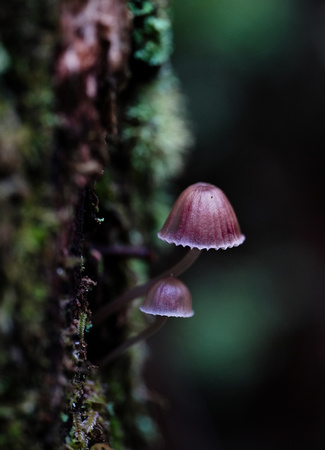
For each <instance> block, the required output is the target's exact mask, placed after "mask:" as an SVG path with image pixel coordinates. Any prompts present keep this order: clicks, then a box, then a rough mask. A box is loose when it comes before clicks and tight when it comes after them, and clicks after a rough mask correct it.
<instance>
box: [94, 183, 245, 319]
mask: <svg viewBox="0 0 325 450" xmlns="http://www.w3.org/2000/svg"><path fill="white" fill-rule="evenodd" d="M158 237H159V238H160V239H162V240H164V241H166V242H168V243H172V244H175V245H182V246H184V247H186V246H188V247H190V250H189V251H188V252H187V254H186V255H185V256H184V258H183V259H182V260H181V261H180V262H178V263H177V264H175V265H174V266H173V267H171V268H170V269H168V270H166V271H165V272H163V273H162V274H160V275H158V276H156V277H154V278H153V279H151V280H148V281H147V282H146V283H144V284H142V285H139V286H135V287H134V288H133V289H130V290H129V291H128V292H125V293H124V294H122V295H121V296H120V297H118V298H117V299H115V300H114V301H113V302H111V303H109V304H108V305H105V306H104V307H103V308H101V309H100V310H99V311H97V312H96V313H95V314H94V316H93V324H94V325H99V324H101V323H103V322H104V321H105V319H106V318H107V317H108V316H109V315H111V314H112V313H113V312H115V311H117V310H118V309H120V308H122V307H123V306H125V305H126V304H127V303H128V302H130V301H132V300H134V299H135V298H138V297H141V296H143V295H145V294H146V293H147V292H148V290H149V289H150V288H151V286H153V285H154V284H155V283H156V281H158V280H160V279H162V278H164V277H168V276H169V275H171V274H172V275H174V276H175V277H177V276H178V275H180V274H181V273H183V272H184V271H185V270H187V269H188V268H189V267H190V266H191V265H192V264H193V263H194V261H195V260H196V259H197V258H198V257H199V256H200V254H201V250H203V249H206V250H209V249H215V250H218V249H224V250H225V249H227V248H231V247H236V246H238V245H240V244H242V243H243V242H244V240H245V236H244V235H243V234H242V233H241V231H240V227H239V224H238V220H237V217H236V214H235V212H234V210H233V208H232V206H231V204H230V202H229V200H228V199H227V197H226V195H225V194H224V193H223V192H222V190H221V189H219V188H217V187H216V186H214V185H213V184H210V183H196V184H193V185H191V186H189V187H188V188H186V189H185V190H184V191H183V192H182V193H181V194H180V196H179V197H178V199H177V200H176V202H175V205H174V206H173V208H172V210H171V212H170V214H169V216H168V217H167V219H166V222H165V224H164V225H163V227H162V229H161V230H160V232H159V233H158Z"/></svg>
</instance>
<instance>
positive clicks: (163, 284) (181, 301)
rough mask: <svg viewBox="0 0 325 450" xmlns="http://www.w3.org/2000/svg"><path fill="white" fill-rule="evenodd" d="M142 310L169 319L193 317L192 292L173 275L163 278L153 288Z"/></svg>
mask: <svg viewBox="0 0 325 450" xmlns="http://www.w3.org/2000/svg"><path fill="white" fill-rule="evenodd" d="M140 310H141V311H142V312H144V313H147V314H153V315H155V316H168V317H191V316H193V314H194V312H193V310H192V298H191V294H190V291H189V290H188V289H187V287H186V286H185V284H184V283H182V282H181V281H180V280H178V279H177V278H175V277H174V276H173V275H170V276H169V277H166V278H161V279H160V280H158V281H157V282H156V283H155V284H154V285H153V286H151V288H150V289H149V291H148V294H147V296H146V299H145V301H144V303H143V305H142V306H141V307H140Z"/></svg>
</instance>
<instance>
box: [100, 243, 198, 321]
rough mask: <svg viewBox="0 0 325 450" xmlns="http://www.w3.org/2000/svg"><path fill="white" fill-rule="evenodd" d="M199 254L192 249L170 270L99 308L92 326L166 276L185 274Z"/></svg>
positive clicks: (140, 295) (143, 293)
mask: <svg viewBox="0 0 325 450" xmlns="http://www.w3.org/2000/svg"><path fill="white" fill-rule="evenodd" d="M200 254H201V250H199V249H198V248H192V249H191V250H189V251H188V252H187V253H186V255H185V256H184V258H183V259H181V260H180V261H179V262H178V263H177V264H175V265H174V266H173V267H171V268H170V269H168V270H165V271H164V272H163V273H161V274H160V275H157V276H156V277H154V278H151V279H150V280H148V281H146V282H145V283H143V284H140V285H139V286H135V287H134V288H132V289H130V290H129V291H127V292H125V293H124V294H122V295H120V296H119V297H117V298H116V299H115V300H113V301H112V302H110V303H108V304H107V305H105V306H103V307H102V308H100V309H99V310H98V311H97V312H96V313H95V314H94V315H93V318H92V323H93V326H98V325H101V324H102V323H103V322H104V321H105V320H106V319H107V317H109V316H110V315H111V314H113V313H114V312H115V311H118V310H119V309H121V308H123V306H125V305H126V304H127V303H129V302H131V301H132V300H135V299H136V298H139V297H142V296H144V295H145V294H146V293H147V292H148V290H149V289H150V288H151V286H152V285H153V284H154V283H155V282H156V281H158V280H160V279H161V278H164V277H166V276H168V275H174V276H175V277H177V276H178V275H180V274H181V273H183V272H185V270H187V269H188V268H189V267H190V266H191V265H192V264H193V263H194V262H195V261H196V260H197V258H198V257H199V256H200Z"/></svg>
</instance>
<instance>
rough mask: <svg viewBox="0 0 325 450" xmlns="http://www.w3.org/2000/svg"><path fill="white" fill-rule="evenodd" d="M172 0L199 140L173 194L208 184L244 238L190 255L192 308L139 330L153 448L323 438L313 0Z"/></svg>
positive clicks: (321, 92) (257, 445)
mask: <svg viewBox="0 0 325 450" xmlns="http://www.w3.org/2000/svg"><path fill="white" fill-rule="evenodd" d="M172 6H173V16H174V32H175V36H174V39H175V51H174V57H173V64H174V68H175V70H176V72H177V74H178V76H179V78H180V80H181V83H182V86H183V91H184V93H185V94H186V96H187V99H188V110H189V114H190V119H191V124H192V129H193V133H194V135H195V139H196V144H195V146H194V148H193V150H192V152H191V153H190V154H189V157H188V160H187V162H186V168H185V170H184V173H183V175H182V177H181V178H179V179H178V180H176V181H175V184H174V186H173V188H174V190H173V191H172V192H171V194H173V195H174V196H175V197H176V196H177V195H178V194H179V193H180V192H181V190H182V189H183V188H185V187H186V186H187V185H189V184H192V183H195V182H197V181H206V182H210V183H213V184H215V185H217V186H218V187H220V188H221V189H222V190H224V192H225V193H226V194H227V196H228V198H229V199H230V201H231V203H232V204H233V207H234V209H235V211H236V213H237V216H238V219H239V222H240V225H241V228H242V231H243V233H244V234H245V235H246V241H245V243H244V244H243V245H242V246H240V247H238V248H235V249H229V250H227V251H223V250H219V251H218V252H215V251H212V250H211V251H210V252H204V253H203V255H202V256H201V257H200V259H199V260H198V261H197V262H196V264H195V265H194V266H193V267H191V268H190V269H189V270H188V272H187V273H186V274H184V275H183V276H182V277H181V278H182V280H183V281H185V282H186V283H187V285H188V287H189V288H190V290H191V292H192V297H193V309H194V310H195V315H194V317H193V318H191V319H181V320H180V319H171V320H169V321H168V323H167V325H166V326H165V328H164V329H163V330H162V331H161V332H160V333H158V334H157V335H156V336H155V337H153V338H152V339H151V340H150V341H149V344H150V349H151V353H152V357H151V358H150V361H149V362H148V364H147V377H148V382H149V385H150V387H151V389H152V390H153V392H156V393H157V395H158V394H159V395H158V397H157V398H160V401H158V404H157V406H154V407H153V410H154V411H153V412H154V414H155V416H156V417H157V418H158V419H159V420H160V422H161V424H162V428H163V434H164V437H165V443H164V444H163V446H162V448H163V449H167V448H168V449H169V450H174V449H177V450H183V449H197V448H199V449H203V450H210V449H216V450H218V449H220V450H246V449H247V450H318V449H319V450H321V449H324V448H325V390H324V385H325V326H324V323H325V305H324V300H325V295H324V294H325V282H324V212H325V211H324V204H323V193H324V174H323V172H324V168H323V160H324V158H323V149H324V141H325V131H324V130H325V127H324V119H325V4H324V2H322V1H302V0H201V1H195V0H174V1H173V3H172ZM172 252H173V253H172V255H173V257H174V258H175V259H177V258H178V256H179V254H180V252H181V249H178V248H176V247H175V248H173V249H172Z"/></svg>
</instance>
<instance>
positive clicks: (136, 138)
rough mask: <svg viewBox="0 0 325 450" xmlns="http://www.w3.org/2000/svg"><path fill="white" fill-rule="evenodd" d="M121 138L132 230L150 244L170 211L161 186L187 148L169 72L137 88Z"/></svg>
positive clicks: (185, 129) (177, 171)
mask: <svg viewBox="0 0 325 450" xmlns="http://www.w3.org/2000/svg"><path fill="white" fill-rule="evenodd" d="M122 137H123V141H124V143H125V145H126V146H127V147H128V148H129V149H130V163H131V167H132V173H131V179H132V182H133V189H132V202H133V209H134V211H138V214H137V221H136V222H135V225H136V227H138V230H139V231H140V232H141V233H142V234H143V235H144V236H147V237H146V239H148V238H149V239H150V241H151V242H154V240H156V232H157V229H159V227H160V226H161V224H162V223H163V222H164V220H165V218H166V216H167V214H168V211H169V208H170V199H169V198H168V196H167V194H166V193H165V192H166V191H165V189H164V187H165V186H167V183H168V182H169V181H170V180H171V179H172V178H173V177H176V176H177V175H179V174H180V173H181V171H182V169H183V165H184V157H185V154H186V152H187V151H188V149H189V147H190V146H191V144H192V135H191V133H190V131H189V125H188V121H187V119H186V114H185V101H184V97H183V96H182V94H181V92H180V88H179V83H178V80H177V78H176V77H175V76H174V75H173V73H172V71H171V69H170V68H163V69H161V70H160V71H159V73H158V76H157V77H156V79H154V80H153V81H151V82H150V83H148V84H146V85H144V86H141V87H140V88H139V90H138V92H137V95H136V97H135V98H134V100H133V102H132V103H131V105H130V106H129V107H128V108H127V110H126V114H125V121H124V124H123V130H122ZM146 230H149V232H150V234H147V233H148V232H147V231H146Z"/></svg>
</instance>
